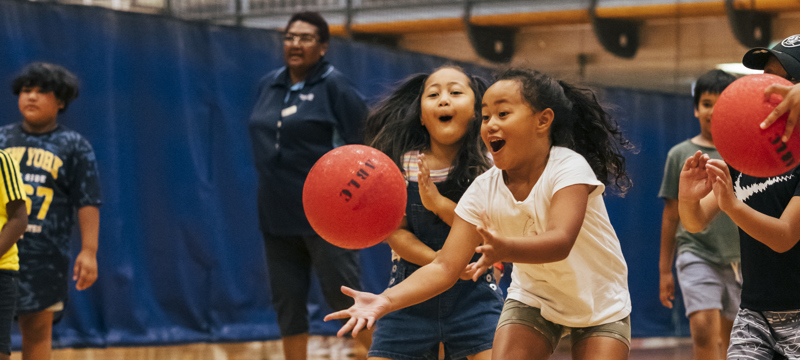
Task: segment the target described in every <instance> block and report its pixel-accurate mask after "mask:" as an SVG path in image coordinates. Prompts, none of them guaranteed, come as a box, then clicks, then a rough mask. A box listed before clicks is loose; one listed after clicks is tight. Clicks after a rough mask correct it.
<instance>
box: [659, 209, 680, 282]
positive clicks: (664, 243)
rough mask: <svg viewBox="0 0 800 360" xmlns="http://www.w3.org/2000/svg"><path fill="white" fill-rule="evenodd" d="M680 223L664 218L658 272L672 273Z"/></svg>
mask: <svg viewBox="0 0 800 360" xmlns="http://www.w3.org/2000/svg"><path fill="white" fill-rule="evenodd" d="M678 223H679V221H674V220H672V219H667V218H664V219H662V221H661V252H660V255H659V258H658V271H659V272H660V273H662V274H664V273H670V274H671V273H672V264H673V263H674V261H675V234H676V233H677V231H676V229H677V227H678Z"/></svg>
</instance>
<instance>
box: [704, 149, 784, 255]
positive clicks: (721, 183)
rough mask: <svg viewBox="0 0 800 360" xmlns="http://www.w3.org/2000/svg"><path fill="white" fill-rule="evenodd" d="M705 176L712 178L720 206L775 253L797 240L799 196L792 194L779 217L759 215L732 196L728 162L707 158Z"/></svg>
mask: <svg viewBox="0 0 800 360" xmlns="http://www.w3.org/2000/svg"><path fill="white" fill-rule="evenodd" d="M706 168H707V169H708V172H709V175H711V176H713V177H714V178H715V181H714V194H715V195H716V197H717V199H718V203H719V207H720V209H722V211H725V213H726V214H728V216H729V217H730V218H731V220H733V222H734V223H736V225H738V226H739V228H741V229H742V230H744V232H746V233H748V234H749V235H750V236H752V237H753V238H754V239H756V240H758V241H760V242H761V243H763V244H764V245H767V246H768V247H769V248H770V249H772V250H773V251H775V252H779V253H783V252H786V251H789V250H790V249H791V248H792V247H794V246H795V244H797V241H798V240H800V197H797V196H795V197H792V200H790V201H789V204H788V205H787V206H786V209H784V210H783V213H782V214H781V217H780V218H774V217H772V216H769V215H765V214H762V213H760V212H758V211H756V210H755V209H753V208H751V207H749V206H747V204H745V203H744V202H742V201H740V200H739V199H737V198H736V194H734V192H733V181H732V179H731V174H730V170H729V169H728V165H726V164H725V162H724V161H722V160H709V161H708V164H707V165H706Z"/></svg>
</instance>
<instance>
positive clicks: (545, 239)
mask: <svg viewBox="0 0 800 360" xmlns="http://www.w3.org/2000/svg"><path fill="white" fill-rule="evenodd" d="M595 188H596V186H593V185H587V184H576V185H571V186H567V187H565V188H563V189H561V190H558V191H557V192H556V193H555V194H553V199H552V200H551V201H550V209H549V210H548V214H547V216H548V218H549V219H554V220H553V221H549V222H548V223H547V228H546V229H545V231H544V232H543V233H541V234H538V235H534V236H531V237H520V238H504V237H501V236H499V235H498V234H497V233H496V232H495V231H493V230H492V229H491V228H489V227H488V226H486V224H489V223H490V222H489V219H488V216H487V215H486V214H485V213H484V214H482V215H481V217H482V220H483V224H484V225H482V226H479V227H478V228H477V230H478V233H479V234H480V235H481V237H482V238H483V245H481V246H479V247H478V248H477V249H476V250H475V251H476V252H478V253H481V254H483V255H482V256H481V258H480V259H479V260H478V261H477V262H476V263H474V264H472V265H471V266H472V268H473V270H474V271H475V273H474V276H473V278H472V279H473V280H476V281H477V278H478V277H479V276H480V275H481V274H483V272H484V271H486V269H488V268H489V267H490V266H492V264H494V263H496V262H500V261H503V262H511V263H523V264H544V263H550V262H556V261H561V260H564V259H566V258H567V256H568V255H569V253H570V251H572V246H573V245H574V244H575V240H576V239H577V238H578V233H580V231H581V226H582V225H583V219H584V218H585V217H586V205H587V204H588V201H589V194H590V193H591V192H592V191H594V189H595ZM555 219H558V220H557V221H556V220H555Z"/></svg>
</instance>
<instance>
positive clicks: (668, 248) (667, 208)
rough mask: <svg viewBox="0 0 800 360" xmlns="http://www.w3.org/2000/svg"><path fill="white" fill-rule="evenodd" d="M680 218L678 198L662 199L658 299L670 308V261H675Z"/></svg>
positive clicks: (672, 293)
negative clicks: (676, 237)
mask: <svg viewBox="0 0 800 360" xmlns="http://www.w3.org/2000/svg"><path fill="white" fill-rule="evenodd" d="M680 222H681V218H680V216H678V200H675V199H668V198H665V199H664V212H663V215H662V217H661V254H660V256H659V260H658V272H659V286H658V287H659V299H660V300H661V304H662V305H664V306H666V307H668V308H670V309H672V300H674V299H675V279H674V277H673V276H672V263H673V262H674V261H675V234H676V233H677V229H678V224H680Z"/></svg>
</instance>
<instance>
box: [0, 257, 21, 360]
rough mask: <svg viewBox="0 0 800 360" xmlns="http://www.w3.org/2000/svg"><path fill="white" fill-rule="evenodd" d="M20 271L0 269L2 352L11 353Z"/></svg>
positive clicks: (0, 349) (0, 337)
mask: <svg viewBox="0 0 800 360" xmlns="http://www.w3.org/2000/svg"><path fill="white" fill-rule="evenodd" d="M18 283H19V272H17V271H15V270H3V269H0V352H2V353H4V354H8V355H11V323H12V322H13V321H14V311H15V310H16V303H17V286H18Z"/></svg>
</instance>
